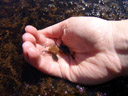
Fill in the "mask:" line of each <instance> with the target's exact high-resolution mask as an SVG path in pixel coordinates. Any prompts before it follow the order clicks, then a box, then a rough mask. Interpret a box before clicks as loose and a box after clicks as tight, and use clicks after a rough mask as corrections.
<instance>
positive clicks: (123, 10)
mask: <svg viewBox="0 0 128 96" xmlns="http://www.w3.org/2000/svg"><path fill="white" fill-rule="evenodd" d="M71 16H96V17H100V18H104V19H108V20H120V19H128V0H0V96H127V94H128V77H120V78H117V79H114V80H112V81H110V82H107V83H105V84H102V85H97V86H84V85H78V84H73V83H71V82H69V81H66V80H63V79H60V78H56V77H51V76H49V75H46V74H44V73H41V72H39V71H38V70H36V69H35V68H33V67H32V66H30V65H29V64H28V63H26V62H25V60H24V58H23V53H22V47H21V46H22V39H21V37H22V35H23V34H24V27H25V26H26V25H33V26H35V27H37V28H38V29H42V28H45V27H47V26H49V25H52V24H55V23H57V22H60V21H62V20H64V19H66V18H69V17H71Z"/></svg>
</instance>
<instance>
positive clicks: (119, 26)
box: [112, 20, 128, 75]
mask: <svg viewBox="0 0 128 96" xmlns="http://www.w3.org/2000/svg"><path fill="white" fill-rule="evenodd" d="M112 23H113V26H114V32H113V41H114V47H115V50H116V53H117V55H118V57H119V59H120V63H121V66H122V73H121V74H122V75H128V20H121V21H112Z"/></svg>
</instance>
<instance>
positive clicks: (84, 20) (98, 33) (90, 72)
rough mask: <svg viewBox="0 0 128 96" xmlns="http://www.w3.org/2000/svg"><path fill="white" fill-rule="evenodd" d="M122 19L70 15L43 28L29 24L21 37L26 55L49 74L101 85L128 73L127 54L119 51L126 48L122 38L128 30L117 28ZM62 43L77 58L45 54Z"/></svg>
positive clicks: (32, 62)
mask: <svg viewBox="0 0 128 96" xmlns="http://www.w3.org/2000/svg"><path fill="white" fill-rule="evenodd" d="M117 22H118V23H117ZM120 22H124V21H107V20H103V19H100V18H96V17H71V18H69V19H66V20H64V21H62V22H60V23H58V24H55V25H52V26H49V27H47V28H45V29H42V30H37V29H36V28H35V27H33V26H30V25H28V26H26V28H25V31H26V33H25V34H24V35H23V37H22V38H23V45H22V47H23V53H24V57H25V59H26V61H27V62H29V63H30V64H32V65H33V66H34V67H36V68H37V69H39V70H40V71H42V72H44V73H47V74H49V75H53V76H57V77H60V78H64V79H67V80H70V81H71V82H75V83H80V84H86V85H94V84H101V83H103V82H106V81H108V80H111V79H113V78H115V77H118V76H121V75H124V74H127V71H125V70H126V69H127V66H128V64H127V63H126V62H125V61H126V60H127V58H124V57H126V54H123V53H120V52H122V50H123V52H124V49H126V46H124V45H126V42H124V41H126V40H125V39H124V40H123V39H122V38H123V37H124V34H123V33H127V32H125V31H124V32H121V31H120V30H121V28H120V30H118V28H119V27H118V26H119V25H120ZM120 27H121V26H120ZM117 30H118V31H117ZM120 34H122V37H120V36H121V35H120ZM60 42H63V43H64V44H65V45H66V46H67V47H68V48H69V50H70V51H71V52H73V53H74V58H72V56H70V55H66V54H57V57H58V61H55V60H53V58H52V56H51V55H50V54H47V53H45V51H44V50H47V49H48V48H49V47H50V46H52V45H54V44H60ZM120 43H121V44H120ZM119 46H120V47H119ZM121 46H122V47H121ZM42 51H43V52H44V53H43V52H42Z"/></svg>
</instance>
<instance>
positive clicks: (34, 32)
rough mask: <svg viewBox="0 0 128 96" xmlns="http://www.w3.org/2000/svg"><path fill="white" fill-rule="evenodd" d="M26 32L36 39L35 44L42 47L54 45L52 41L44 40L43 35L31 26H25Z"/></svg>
mask: <svg viewBox="0 0 128 96" xmlns="http://www.w3.org/2000/svg"><path fill="white" fill-rule="evenodd" d="M25 30H26V32H27V33H29V34H32V35H33V37H34V38H35V39H36V40H35V41H36V43H38V44H40V45H43V46H49V45H52V44H54V40H53V39H50V38H46V37H45V36H44V35H42V34H40V33H39V32H38V31H37V29H36V28H35V27H33V26H30V25H28V26H26V28H25Z"/></svg>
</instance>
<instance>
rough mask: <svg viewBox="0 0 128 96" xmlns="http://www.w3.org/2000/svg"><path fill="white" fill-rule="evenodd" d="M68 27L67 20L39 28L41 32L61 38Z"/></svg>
mask: <svg viewBox="0 0 128 96" xmlns="http://www.w3.org/2000/svg"><path fill="white" fill-rule="evenodd" d="M65 27H66V20H65V21H62V22H60V23H57V24H55V25H52V26H49V27H47V28H45V29H42V30H38V32H40V33H41V34H44V35H45V36H47V37H51V38H60V37H61V36H62V34H63V30H64V28H65Z"/></svg>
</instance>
